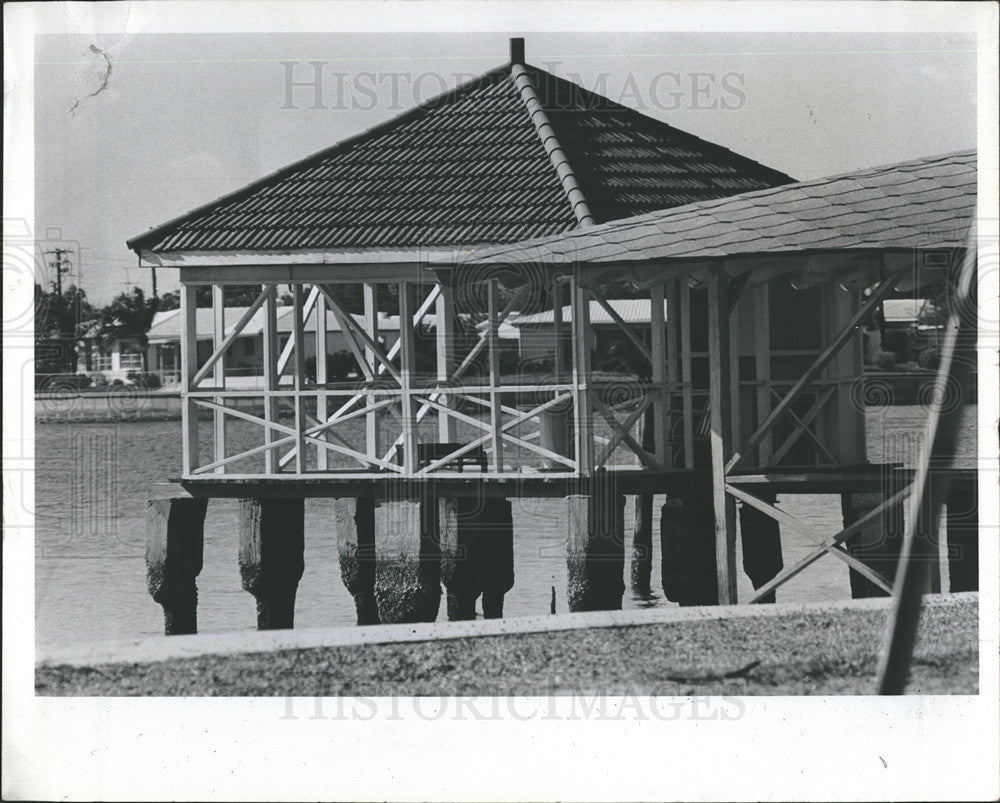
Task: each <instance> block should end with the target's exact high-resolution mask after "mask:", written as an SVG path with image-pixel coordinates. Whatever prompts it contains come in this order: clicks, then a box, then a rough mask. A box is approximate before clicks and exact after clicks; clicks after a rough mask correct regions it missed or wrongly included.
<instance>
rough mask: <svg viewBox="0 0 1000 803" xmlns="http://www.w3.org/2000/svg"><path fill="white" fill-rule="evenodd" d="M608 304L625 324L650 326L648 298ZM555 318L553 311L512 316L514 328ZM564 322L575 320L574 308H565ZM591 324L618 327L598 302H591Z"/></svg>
mask: <svg viewBox="0 0 1000 803" xmlns="http://www.w3.org/2000/svg"><path fill="white" fill-rule="evenodd" d="M608 304H610V305H611V308H612V309H613V310H614V311H615V312H617V313H618V315H619V316H620V317H621V319H622V320H623V321H625V323H636V324H648V323H649V299H648V298H613V299H608ZM666 309H667V305H666V303H664V305H663V311H664V314H666ZM554 318H555V316H554V315H553V313H552V310H544V311H543V312H535V313H532V314H531V315H513V316H511V320H510V322H511V325H512V326H530V325H534V324H548V323H553V319H554ZM563 320H564V321H571V320H573V308H572V307H570V306H568V305H567V306H565V307H563ZM590 323H591V325H593V326H606V325H617V324H615V322H614V321H613V320H612V319H611V316H610V315H609V314H608V311H607V310H606V309H604V307H602V306H601V305H600V304H599V303H598V302H596V301H591V302H590Z"/></svg>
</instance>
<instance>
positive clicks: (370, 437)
mask: <svg viewBox="0 0 1000 803" xmlns="http://www.w3.org/2000/svg"><path fill="white" fill-rule="evenodd" d="M377 293H378V285H375V284H371V283H369V282H365V283H364V285H362V295H363V296H364V304H365V334H367V335H368V339H369V340H370V341H372V342H373V343H377V342H378V337H379V334H378V295H377ZM397 342H398V341H397ZM365 364H366V365H368V367H369V368H370V369H371V371H372V372H373V373H375V374H376V375H377V374H378V372H379V369H380V366H378V365H377V364H376V361H375V352H374V351H372V349H371V348H370V347H368V346H365ZM374 403H375V397H374V396H372V395H371V394H369V395H368V399H367V403H366V404H367V406H368V407H371V406H372V405H373V404H374ZM378 418H379V417H378V411H377V410H372V411H371V412H369V413H368V415H366V416H365V451H366V452H367V453H368V456H369V457H375V456H377V455H378V440H379V425H378Z"/></svg>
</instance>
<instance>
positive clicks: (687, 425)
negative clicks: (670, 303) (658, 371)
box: [679, 282, 694, 468]
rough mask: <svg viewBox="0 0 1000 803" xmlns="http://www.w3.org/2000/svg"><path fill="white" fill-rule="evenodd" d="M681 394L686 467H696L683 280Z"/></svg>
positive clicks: (683, 284) (687, 292) (686, 289)
mask: <svg viewBox="0 0 1000 803" xmlns="http://www.w3.org/2000/svg"><path fill="white" fill-rule="evenodd" d="M679 317H680V321H679V323H680V327H681V382H682V383H683V386H684V388H683V392H682V394H681V398H682V400H683V402H682V405H683V407H682V411H683V417H684V421H683V424H684V468H694V389H693V388H692V387H691V381H692V380H691V288H690V287H689V286H688V284H687V282H681V310H680V315H679Z"/></svg>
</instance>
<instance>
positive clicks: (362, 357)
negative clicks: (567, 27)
mask: <svg viewBox="0 0 1000 803" xmlns="http://www.w3.org/2000/svg"><path fill="white" fill-rule="evenodd" d="M791 181H792V179H791V178H790V177H789V176H786V175H784V174H783V173H780V172H778V171H776V170H772V169H770V168H768V167H765V166H763V165H761V164H758V163H757V162H754V161H752V160H750V159H747V158H745V157H742V156H740V155H738V154H735V153H733V152H731V151H729V150H727V149H725V148H722V147H719V146H717V145H714V144H712V143H709V142H706V141H704V140H702V139H699V138H698V137H694V136H692V135H690V134H687V133H685V132H683V131H680V130H678V129H676V128H673V127H672V126H669V125H667V124H665V123H662V122H660V121H657V120H653V119H651V118H648V117H645V116H644V115H642V114H640V113H638V112H636V111H634V110H632V109H628V108H626V107H623V106H621V105H620V104H617V103H614V102H613V101H610V100H608V99H607V98H604V97H601V96H599V95H597V94H595V93H593V92H589V91H588V90H585V89H583V88H582V87H579V86H577V85H575V84H572V83H571V82H568V81H565V80H563V79H561V78H558V77H556V76H554V75H552V74H550V73H548V72H546V71H544V70H541V69H539V68H537V67H534V66H532V65H530V64H527V63H526V62H525V60H524V43H523V40H521V39H514V40H511V55H510V62H509V63H508V64H505V65H503V66H501V67H499V68H497V69H495V70H491V71H490V72H488V73H486V74H484V75H482V76H480V77H479V78H477V79H474V80H473V81H470V82H468V83H466V84H463V85H461V86H459V87H457V88H456V89H454V90H452V91H450V92H448V93H446V94H444V95H442V96H441V97H439V98H436V99H433V100H431V101H428V102H427V103H424V104H422V105H420V106H418V107H416V108H415V109H412V110H411V111H408V112H406V113H404V114H403V115H401V116H399V117H397V118H395V119H393V120H390V121H389V122H387V123H385V124H382V125H380V126H377V127H375V128H373V129H370V130H369V131H366V132H364V133H362V134H360V135H359V136H357V137H354V138H352V139H349V140H346V141H344V142H342V143H340V144H338V145H336V146H334V147H332V148H330V149H328V150H325V151H323V152H321V153H318V154H316V155H314V156H312V157H309V158H307V159H305V160H303V161H301V162H298V163H296V164H293V165H291V166H289V167H287V168H285V169H283V170H280V171H278V172H277V173H275V174H273V175H271V176H268V177H266V178H264V179H261V180H260V181H258V182H255V183H253V184H251V185H249V186H248V187H246V188H244V189H242V190H239V191H237V192H235V193H231V194H230V195H227V196H225V197H223V198H220V199H219V200H217V201H215V202H212V203H210V204H207V205H205V206H203V207H200V208H198V209H196V210H194V211H193V212H190V213H188V214H186V215H184V216H182V217H180V218H177V219H175V220H172V221H170V222H168V223H166V224H163V225H161V226H158V227H156V228H154V229H152V230H151V231H149V232H146V233H145V234H143V235H140V236H139V237H136V238H134V239H132V240H131V241H129V247H130V248H132V249H133V250H135V251H136V253H137V254H138V255H139V257H140V263H141V264H142V265H144V266H150V267H174V268H177V269H179V273H180V281H181V285H182V292H181V302H182V303H181V312H180V315H181V316H183V319H184V321H185V326H184V336H183V338H182V373H183V393H182V396H183V427H182V428H183V432H182V437H183V451H184V457H183V466H182V467H181V475H180V477H179V483H177V484H175V485H172V486H168V487H167V488H166V489H163V490H161V491H159V492H158V494H157V495H158V497H159V498H158V499H156V500H153V502H152V504H151V508H150V510H151V526H150V544H149V550H148V579H149V589H150V592H151V593H152V595H153V596H154V598H155V599H156V600H157V601H158V602H160V603H161V604H162V605H163V607H164V611H165V616H166V621H167V631H168V633H170V632H192V631H193V630H194V629H195V626H196V624H195V622H196V618H195V599H196V588H195V578H196V576H197V574H198V572H199V571H200V567H201V551H202V547H201V543H202V530H201V528H202V523H201V522H202V521H203V519H204V515H205V510H206V504H207V501H206V500H209V499H212V498H216V497H221V496H228V497H236V498H239V499H241V500H243V502H242V505H243V517H242V521H241V532H240V544H241V547H240V564H241V572H242V576H243V585H244V587H245V588H246V589H247V590H248V591H250V592H251V593H252V594H254V596H255V597H256V599H257V603H258V625H259V626H260V627H289V626H291V624H292V613H293V603H294V595H295V590H296V586H297V583H298V579H299V576H300V575H301V573H302V569H303V562H302V544H303V533H302V529H303V516H302V509H303V504H304V501H303V500H304V499H306V498H309V497H315V496H325V497H332V498H335V499H338V500H339V501H338V502H337V510H338V513H337V515H336V517H335V522H334V525H335V527H336V530H337V538H338V544H339V547H340V554H341V560H340V563H341V574H342V575H343V579H344V582H345V583H346V584H347V586H348V588H349V589H350V590H351V593H352V594H353V595H354V597H355V600H356V603H357V611H358V620H359V622H373V621H414V620H423V619H433V618H434V617H435V616H436V615H437V611H438V607H439V599H440V595H441V590H440V589H441V582H442V581H443V582H444V584H445V586H446V587H447V589H448V603H449V615H450V616H452V617H453V618H462V617H468V616H469V615H471V614H472V613H474V610H475V609H474V607H473V606H474V604H475V601H476V598H477V597H478V596H480V595H482V597H483V608H484V613H485V614H486V615H487V616H497V615H499V614H500V613H501V611H502V604H503V595H504V593H505V592H506V591H507V590H508V589H509V588H510V587H511V584H512V582H513V568H512V516H511V506H510V499H512V498H514V497H517V496H525V495H527V496H532V495H535V496H559V497H567V498H570V499H571V500H576V502H574V503H572V504H571V508H572V510H574V511H576V513H577V514H579V515H576V514H575V515H576V518H575V519H574V521H576V520H579V521H582V523H581V524H580V527H582V528H583V531H584V535H585V534H586V532H585V531H586V530H587V528H590V529H591V530H595V529H600V528H601V527H604V528H605V529H607V528H608V527H610V529H611V530H612V531H613V532H612V533H611V535H610V536H609V537H608V538H606V539H605V541H606V542H607V543H608V544H609V546H608V549H609V550H610V553H609V554H610V555H611V556H612V557H614V556H615V555H617V556H618V560H619V561H620V553H621V543H620V541H621V538H620V537H619V536H620V530H621V526H620V521H619V518H620V515H619V514H620V510H619V509H618V508H615V509H614V510H612V509H610V508H607V507H605V508H604V509H602V510H601V511H597V510H596V508H595V509H593V510H592V508H594V506H591V505H589V504H581V503H580V500H581V499H582V500H584V501H586V500H589V498H590V494H591V493H592V491H591V489H592V486H594V484H595V483H598V482H599V483H600V484H601V487H604V484H606V480H607V477H608V476H612V477H616V476H617V475H618V474H621V476H622V479H621V480H615V482H617V483H618V484H617V485H616V487H620V488H625V489H627V490H628V491H629V492H630V493H640V492H646V493H652V492H653V491H654V490H658V489H661V488H662V487H663V486H664V483H668V484H669V483H673V484H677V483H682V482H683V477H684V476H685V474H684V472H676V471H673V470H668V469H666V468H665V466H666V463H665V461H664V458H663V456H662V455H661V456H660V457H659V458H657V457H655V456H651V455H649V454H647V453H646V451H645V450H643V449H642V448H641V447H640V446H639V445H638V444H637V442H636V440H635V435H634V434H632V433H630V430H631V429H632V428H633V427H635V426H636V424H637V422H638V421H639V420H640V418H641V416H642V412H641V409H642V407H643V406H644V405H650V404H653V403H654V401H655V400H656V399H659V398H660V391H661V389H662V379H663V378H662V377H658V378H656V379H655V380H651V382H650V383H647V385H646V387H644V388H643V389H642V393H641V394H639V395H638V396H636V394H631V395H629V394H626V396H627V398H617V397H615V394H614V393H610V395H609V400H608V399H606V400H605V401H601V400H600V398H599V396H600V395H601V394H600V392H599V391H601V386H600V383H597V382H596V378H595V377H594V376H593V375H592V374H591V371H590V367H589V360H590V354H589V350H588V349H587V347H586V345H585V344H586V343H587V342H588V339H587V337H586V333H587V329H588V327H587V323H586V320H585V317H586V316H585V315H578V316H573V318H572V321H570V322H569V323H568V324H567V329H571V330H572V337H571V338H570V340H571V342H572V343H573V344H575V346H574V348H573V350H572V354H566V355H565V359H564V361H563V362H562V364H560V365H559V366H557V368H558V370H556V371H554V372H552V373H548V374H545V375H544V376H542V375H536V376H531V377H529V376H524V375H517V374H513V375H512V374H511V373H510V372H509V367H508V366H504V365H502V363H501V351H500V348H499V344H498V338H497V331H498V327H499V325H500V324H501V323H502V322H503V321H504V320H505V319H506V318H507V317H508V315H510V314H511V312H513V311H515V310H517V311H518V312H523V311H525V310H527V309H531V306H530V305H531V304H539V303H551V302H552V300H553V296H552V293H553V288H552V287H550V286H549V284H548V278H547V273H546V272H544V271H542V272H540V273H537V274H535V273H531V272H530V271H529V272H528V274H527V275H525V274H524V272H523V271H522V272H520V273H518V274H516V275H513V274H510V273H509V272H505V271H499V272H495V271H487V272H485V273H484V272H482V271H479V270H477V269H463V268H462V266H460V265H459V266H457V267H456V255H462V254H464V253H467V252H468V250H469V249H470V248H475V247H482V246H488V245H497V244H502V243H514V242H518V241H522V240H526V239H529V238H532V237H539V236H545V235H552V234H559V233H563V232H569V231H573V230H577V229H582V228H585V227H589V226H593V225H597V224H601V223H604V222H607V221H610V220H616V219H622V218H627V217H630V216H632V215H636V214H642V213H644V212H649V211H652V210H659V209H665V208H669V207H676V206H681V205H684V204H688V203H692V202H696V201H703V200H708V199H712V198H719V197H724V196H728V195H734V194H736V193H739V192H745V191H749V190H756V189H763V188H767V187H773V186H778V185H781V184H787V183H789V182H791ZM432 263H435V264H441V265H443V266H444V267H442V268H441V269H440V270H437V269H431V268H430V267H429V266H430V265H431V264H432ZM557 278H558V279H559V280H560V281H559V284H558V286H557V288H556V289H555V291H554V292H555V294H556V295H555V296H554V298H555V299H556V302H558V300H559V298H560V296H561V295H564V294H565V293H566V292H567V291H568V292H569V293H570V294H571V295H572V297H573V298H574V299H576V301H575V302H574V303H579V301H580V297H581V294H582V293H583V292H584V289H583V287H582V286H580V285H579V284H578V283H576V279H575V278H574V277H573V276H569V277H564V276H559V277H557ZM564 278H568V284H566V283H564V282H563V281H562V280H563V279H564ZM233 285H241V286H246V285H252V286H253V287H256V288H258V293H257V296H256V300H255V301H254V302H253V303H252V304H251V305H250V307H249V309H246V310H245V313H244V314H241V315H240V318H239V320H235V321H234V320H231V319H230V317H228V316H227V308H226V304H225V302H226V289H227V288H228V287H231V286H233ZM286 285H288V286H289V287H290V296H291V306H292V313H291V319H292V327H291V333H290V337H289V338H288V340H287V341H286V342H282V341H281V340H280V336H279V333H278V331H277V327H276V326H275V318H276V317H277V311H276V310H277V306H278V304H279V288H283V287H284V286H286ZM358 287H360V288H361V291H360V296H359V295H358V294H357V292H356V290H357V288H358ZM206 288H210V291H208V290H206ZM567 288H568V290H567ZM200 290H201V291H204V292H200ZM207 292H210V294H211V299H212V304H213V307H214V310H215V312H214V317H213V324H212V332H211V336H212V339H213V341H214V348H213V351H212V354H211V355H210V356H208V357H207V359H205V358H204V355H199V353H198V351H197V348H196V343H197V340H198V334H199V333H198V332H197V321H198V316H197V315H196V314H195V308H196V306H198V304H199V299H200V298H202V297H203V296H204V293H207ZM588 292H589V291H588ZM556 306H557V309H558V310H561V305H559V304H558V303H557V304H556ZM380 313H388V314H397V315H398V316H399V320H400V326H399V333H400V335H399V339H398V341H397V342H395V343H392V344H389V343H388V342H387V341H384V340H382V339H381V338H380V336H379V331H378V329H379V327H378V323H379V320H380ZM310 316H314V317H313V320H315V321H316V322H317V324H319V323H320V322H323V321H327V322H328V325H327V326H323V325H316V326H307V324H306V322H307V321H308V320H309V317H310ZM430 318H433V322H434V323H433V325H434V328H433V335H429V334H428V331H427V327H426V326H423V324H424V323H425V322H427V321H428V320H429V319H430ZM287 319H288V312H287V311H284V315H283V320H287ZM251 320H253V321H254V323H255V326H257V325H259V327H260V329H261V330H262V331H263V352H264V353H263V355H262V357H261V372H260V376H259V377H257V378H256V380H254V378H249V377H235V376H231V375H230V372H228V371H227V361H226V354H227V352H228V351H229V349H231V348H232V347H233V344H234V343H235V342H236V340H237V338H238V335H239V332H240V331H241V330H242V329H243V328H244V327H245V326H247V325H248V324H249V323H250V321H251ZM482 320H486V321H487V325H486V326H485V327H481V328H480V329H476V328H475V326H474V325H473V324H475V323H477V322H481V321H482ZM332 321H335V322H336V325H337V327H338V328H339V329H340V331H342V332H344V333H347V334H348V335H349V338H348V342H349V346H350V350H351V352H352V355H353V358H354V360H355V361H356V363H357V365H358V372H359V374H360V375H359V377H358V378H357V379H356V380H353V381H350V382H344V381H342V378H341V380H340V381H337V379H336V377H335V376H334V374H333V373H332V372H331V371H329V370H328V368H327V361H326V360H324V359H322V358H320V359H315V356H316V355H323V354H324V353H325V352H326V351H328V349H329V345H328V340H329V338H328V337H327V332H328V330H329V327H330V324H329V322H332ZM307 331H315V336H314V337H313V336H309V337H307V335H306V333H307ZM206 334H207V333H206ZM310 353H311V355H310ZM560 353H562V352H560ZM244 356H245V355H244ZM200 357H201V359H200ZM311 359H314V360H315V365H314V366H313V365H312V364H311V362H310V361H311ZM657 382H659V383H661V384H656V383H657ZM612 384H613V383H612ZM619 384H620V382H619ZM629 387H631V384H629ZM618 395H621V394H620V393H619V394H618ZM657 403H658V402H657ZM567 409H571V410H572V414H569V413H568V412H567ZM595 416H596V417H597V418H599V419H601V420H606V421H613V422H615V423H611V424H609V425H606V426H610V429H609V430H608V432H607V433H606V435H607V437H605V439H604V440H603V441H596V440H595V437H594V432H593V426H592V424H593V419H594V418H595ZM622 416H624V420H620V419H621V418H622ZM567 420H571V421H572V422H575V429H574V432H575V435H574V437H573V438H572V439H570V440H571V441H572V442H571V443H566V442H565V441H566V438H564V437H562V433H563V432H564V425H565V423H566V422H567ZM543 430H544V433H543ZM619 445H623V448H624V449H626V450H632V451H633V452H635V453H636V454H637V455H638V459H639V460H640V461H641V463H640V464H639V465H638V466H636V465H635V464H634V461H632V462H631V463H630V464H629V465H627V466H625V467H623V468H621V469H619V468H616V467H614V466H613V465H612V464H613V463H614V461H615V460H616V459H617V458H616V457H614V455H616V454H619V453H620V452H621V449H618V448H616V447H618V446H619ZM688 473H690V472H688ZM626 478H627V479H626ZM671 487H674V485H671ZM573 505H575V507H574V506H573ZM581 511H583V513H581ZM616 511H617V512H616ZM598 513H599V514H600V515H598ZM584 514H585V515H584ZM581 516H582V519H581V518H580V517H581ZM584 540H586V539H584ZM572 559H573V558H572V556H571V561H572ZM577 568H578V569H579V571H578V572H577V573H576V574H575V575H574V576H575V577H577V580H578V582H577V581H574V583H573V584H572V585H573V588H574V589H576V591H575V592H574V593H573V594H571V601H572V605H573V607H575V608H579V607H588V606H589V607H615V606H616V605H620V604H621V589H620V588H618V586H620V585H621V584H620V581H612V582H611V584H610V588H611V591H610V598H606V599H602V600H594V599H590V598H589V596H588V594H589V592H588V588H589V587H590V585H591V583H590V581H589V580H588V579H587V577H586V574H587V572H589V571H590V564H586V565H584V564H580V565H579V566H578V567H577ZM605 575H607V573H603V574H602V575H601V576H605ZM616 595H617V603H616V602H615V600H614V597H615V596H616Z"/></svg>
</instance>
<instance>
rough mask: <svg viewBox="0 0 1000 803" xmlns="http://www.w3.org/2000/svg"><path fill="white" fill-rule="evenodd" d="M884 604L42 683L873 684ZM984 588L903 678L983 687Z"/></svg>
mask: <svg viewBox="0 0 1000 803" xmlns="http://www.w3.org/2000/svg"><path fill="white" fill-rule="evenodd" d="M886 615H887V614H886V612H884V611H868V610H853V611H830V612H829V613H808V614H802V613H796V614H789V615H787V616H775V617H752V618H734V619H723V620H714V621H694V622H678V623H674V624H656V625H642V626H633V627H615V628H591V629H587V630H571V631H564V632H555V633H536V634H518V635H504V636H483V637H478V638H465V639H456V640H451V641H430V642H417V643H407V644H381V645H365V646H350V647H327V648H317V649H308V650H287V651H282V652H276V653H265V654H247V655H230V656H202V657H198V658H186V659H179V660H170V661H163V662H158V663H150V664H107V665H102V666H97V667H82V668H81V667H70V666H43V667H39V668H38V669H37V670H36V676H35V679H36V684H35V688H36V692H37V693H38V694H40V695H94V696H105V695H125V696H131V695H197V696H201V695H254V696H258V695H265V696H280V695H294V696H312V695H322V696H329V695H358V696H388V695H406V696H412V695H438V694H443V695H477V696H494V695H547V694H609V695H615V694H637V695H706V694H726V695H781V694H794V695H802V694H870V693H872V689H873V686H874V680H875V678H874V673H875V664H876V656H877V653H878V648H879V643H880V641H881V635H882V630H883V627H884V624H885V620H886ZM978 641H979V636H978V598H977V597H972V598H970V597H968V596H964V597H963V598H961V599H955V600H953V601H952V602H949V603H947V604H937V605H933V606H928V607H927V608H925V610H924V614H923V617H922V619H921V628H920V633H919V638H918V643H917V647H916V655H915V660H914V664H913V672H912V679H911V684H910V688H909V690H908V691H909V692H910V693H914V694H976V693H977V692H978V687H979V681H978V675H979V669H978V667H979V649H978Z"/></svg>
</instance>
